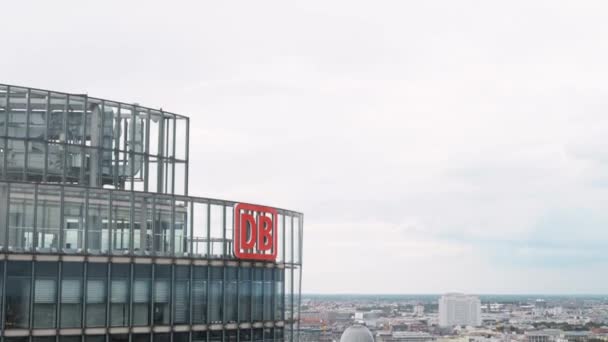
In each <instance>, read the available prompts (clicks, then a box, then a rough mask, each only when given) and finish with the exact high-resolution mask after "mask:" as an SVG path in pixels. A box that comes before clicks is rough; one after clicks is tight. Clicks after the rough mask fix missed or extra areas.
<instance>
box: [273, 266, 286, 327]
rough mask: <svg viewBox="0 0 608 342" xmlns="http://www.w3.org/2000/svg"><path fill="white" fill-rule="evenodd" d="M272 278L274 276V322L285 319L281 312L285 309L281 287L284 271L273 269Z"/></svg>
mask: <svg viewBox="0 0 608 342" xmlns="http://www.w3.org/2000/svg"><path fill="white" fill-rule="evenodd" d="M274 273H275V274H274V276H275V307H276V311H275V316H274V319H275V320H280V321H282V320H284V319H285V317H284V316H285V315H284V314H285V313H284V311H283V308H284V307H285V303H284V299H285V298H284V297H283V286H284V281H283V277H284V274H285V272H284V270H283V269H281V268H275V269H274Z"/></svg>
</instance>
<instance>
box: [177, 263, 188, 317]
mask: <svg viewBox="0 0 608 342" xmlns="http://www.w3.org/2000/svg"><path fill="white" fill-rule="evenodd" d="M174 284H175V288H174V289H173V300H174V303H173V307H174V309H173V315H174V316H173V322H174V323H176V324H185V323H188V322H190V315H189V312H190V298H189V293H190V266H175V283H174Z"/></svg>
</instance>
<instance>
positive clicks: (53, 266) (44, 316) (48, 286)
mask: <svg viewBox="0 0 608 342" xmlns="http://www.w3.org/2000/svg"><path fill="white" fill-rule="evenodd" d="M58 268H59V265H58V263H56V262H37V263H36V270H35V271H36V281H35V282H34V328H54V327H55V316H56V315H55V312H56V309H57V307H56V302H57V270H58Z"/></svg>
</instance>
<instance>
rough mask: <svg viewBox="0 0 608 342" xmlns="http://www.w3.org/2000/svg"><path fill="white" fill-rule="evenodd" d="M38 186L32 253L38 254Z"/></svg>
mask: <svg viewBox="0 0 608 342" xmlns="http://www.w3.org/2000/svg"><path fill="white" fill-rule="evenodd" d="M38 187H39V185H38V184H34V217H33V218H32V219H33V221H34V227H33V228H32V231H33V232H32V234H33V235H34V236H33V237H32V253H36V247H37V246H38Z"/></svg>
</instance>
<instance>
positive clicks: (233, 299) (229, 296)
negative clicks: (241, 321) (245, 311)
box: [224, 267, 238, 322]
mask: <svg viewBox="0 0 608 342" xmlns="http://www.w3.org/2000/svg"><path fill="white" fill-rule="evenodd" d="M237 273H238V268H236V267H226V289H225V290H226V294H225V299H224V300H225V315H226V316H225V321H226V322H236V321H237V318H238V317H237V316H238V312H237V286H238V283H237Z"/></svg>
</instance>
